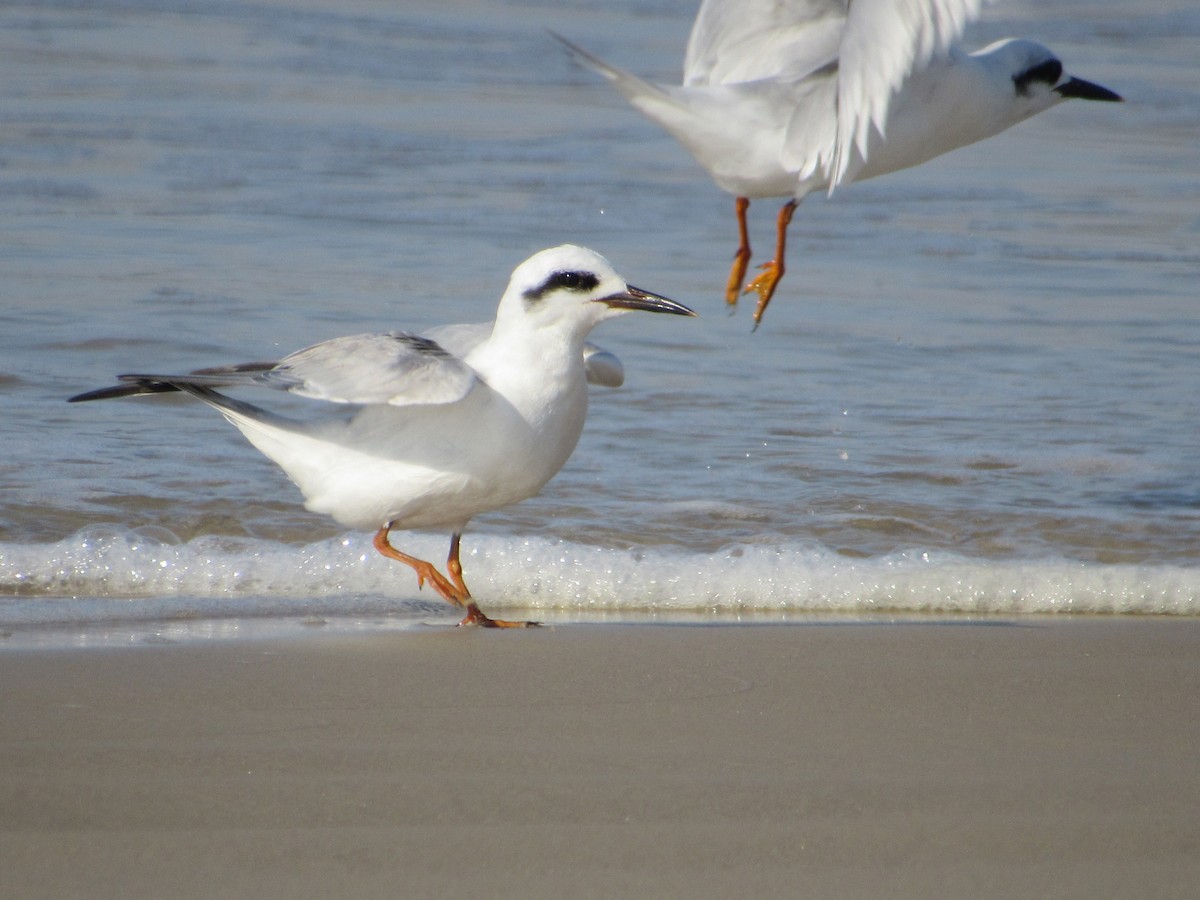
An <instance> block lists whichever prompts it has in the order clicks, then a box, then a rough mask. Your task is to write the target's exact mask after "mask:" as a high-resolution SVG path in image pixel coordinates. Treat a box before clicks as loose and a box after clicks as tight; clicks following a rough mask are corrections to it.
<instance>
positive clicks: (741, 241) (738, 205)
mask: <svg viewBox="0 0 1200 900" xmlns="http://www.w3.org/2000/svg"><path fill="white" fill-rule="evenodd" d="M749 208H750V201H749V200H748V199H747V198H745V197H738V198H737V201H736V202H735V203H734V207H733V211H734V215H736V216H737V223H738V248H737V252H736V253H734V254H733V266H732V267H731V268H730V270H729V281H728V282H726V284H725V302H726V303H727V304H728V305H729V311H730V312H731V313H732V312H733V311H734V307H736V306H737V302H738V297H740V296H741V295H742V281H743V280H744V279H745V277H746V267H747V266H748V265H750V233H749V231H748V230H747V228H746V210H748V209H749Z"/></svg>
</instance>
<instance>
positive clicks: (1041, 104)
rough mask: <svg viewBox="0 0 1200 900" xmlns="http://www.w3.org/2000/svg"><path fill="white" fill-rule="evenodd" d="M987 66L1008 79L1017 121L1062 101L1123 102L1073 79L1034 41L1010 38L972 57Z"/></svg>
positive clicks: (999, 76)
mask: <svg viewBox="0 0 1200 900" xmlns="http://www.w3.org/2000/svg"><path fill="white" fill-rule="evenodd" d="M972 55H974V56H975V57H977V58H978V59H979V60H980V61H981V62H984V63H986V64H987V65H988V66H989V68H991V69H992V71H993V72H994V73H995V74H996V77H997V78H1000V79H1004V78H1007V82H1006V83H1007V84H1008V85H1009V88H1010V89H1011V90H1012V102H1013V103H1014V105H1015V109H1016V111H1017V114H1018V115H1017V117H1018V120H1020V119H1025V118H1028V117H1029V116H1032V115H1034V114H1035V113H1039V112H1041V111H1042V110H1044V109H1049V108H1050V107H1051V106H1054V105H1055V104H1057V103H1061V102H1062V101H1063V100H1068V99H1070V98H1072V97H1077V98H1079V99H1081V100H1107V101H1116V100H1121V99H1122V98H1121V96H1120V95H1119V94H1115V93H1113V92H1112V91H1110V90H1109V89H1108V88H1105V87H1101V86H1100V85H1098V84H1093V83H1092V82H1090V81H1084V80H1083V79H1082V78H1073V77H1071V76H1070V75H1068V74H1067V73H1066V72H1065V71H1064V70H1063V64H1062V61H1061V60H1059V58H1058V57H1057V56H1055V55H1054V54H1053V53H1051V52H1050V50H1049V49H1047V48H1046V47H1043V46H1042V45H1041V44H1039V43H1036V42H1035V41H1026V40H1020V39H1017V38H1007V39H1005V40H1003V41H997V42H996V43H994V44H992V45H991V46H988V47H984V48H983V49H982V50H980V51H979V52H978V53H975V54H972Z"/></svg>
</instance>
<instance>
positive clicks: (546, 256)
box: [496, 244, 695, 338]
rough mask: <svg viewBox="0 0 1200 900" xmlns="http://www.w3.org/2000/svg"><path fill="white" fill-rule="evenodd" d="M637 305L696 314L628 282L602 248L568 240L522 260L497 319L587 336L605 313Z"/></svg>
mask: <svg viewBox="0 0 1200 900" xmlns="http://www.w3.org/2000/svg"><path fill="white" fill-rule="evenodd" d="M634 309H641V310H646V311H647V312H661V313H673V314H675V315H681V316H694V315H695V313H694V312H692V310H690V309H688V308H687V307H686V306H684V305H683V304H681V303H676V302H675V301H674V300H668V299H667V298H666V297H660V296H659V295H658V294H651V293H650V292H649V291H643V290H640V289H639V288H635V287H632V286H630V285H628V284H626V283H625V279H624V278H622V277H621V276H620V275H618V274H617V272H616V270H615V269H614V268H613V267H612V265H611V264H610V263H609V261H608V260H607V259H605V258H604V257H603V256H601V255H600V254H599V253H596V252H595V251H593V250H588V249H587V248H586V247H576V246H574V245H571V244H564V245H563V246H561V247H552V248H550V249H549V250H543V251H541V252H540V253H536V254H534V255H533V256H531V257H529V259H527V260H525V262H523V263H521V264H520V265H519V266H517V268H516V269H515V270H514V271H513V274H512V279H511V280H510V281H509V283H508V290H506V291H505V292H504V297H503V298H502V299H501V300H500V308H499V310H497V313H496V324H497V326H500V324H501V323H502V322H503V323H505V324H517V323H519V324H520V326H521V327H523V328H526V329H529V328H532V329H540V328H552V329H558V330H562V331H563V332H565V333H566V334H569V335H578V336H579V337H580V338H582V337H583V336H586V335H587V333H588V332H589V331H591V330H592V328H593V327H595V326H596V325H597V324H599V323H600V322H602V321H604V320H605V319H607V318H611V317H612V316H615V315H620V314H622V313H625V312H628V311H629V310H634Z"/></svg>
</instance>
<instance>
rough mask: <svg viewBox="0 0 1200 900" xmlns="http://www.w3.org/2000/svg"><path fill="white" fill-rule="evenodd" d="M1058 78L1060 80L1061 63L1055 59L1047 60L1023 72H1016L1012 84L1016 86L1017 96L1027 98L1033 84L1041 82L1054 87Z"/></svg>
mask: <svg viewBox="0 0 1200 900" xmlns="http://www.w3.org/2000/svg"><path fill="white" fill-rule="evenodd" d="M1060 78H1062V63H1061V62H1059V61H1058V60H1057V59H1048V60H1046V61H1045V62H1041V63H1038V64H1037V65H1036V66H1031V67H1030V68H1028V69H1026V70H1025V71H1024V72H1018V73H1017V74H1016V75H1014V76H1013V84H1014V85H1016V88H1017V93H1018V94H1020V95H1021V96H1022V97H1028V96H1029V90H1030V88H1031V87H1032V86H1033V85H1034V84H1037V83H1038V82H1041V83H1042V84H1048V85H1050V87H1054V85H1056V84H1058V79H1060Z"/></svg>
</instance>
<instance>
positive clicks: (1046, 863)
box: [0, 617, 1200, 898]
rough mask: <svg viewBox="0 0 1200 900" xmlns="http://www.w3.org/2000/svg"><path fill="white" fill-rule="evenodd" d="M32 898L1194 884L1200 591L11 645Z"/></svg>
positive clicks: (0, 708) (8, 835)
mask: <svg viewBox="0 0 1200 900" xmlns="http://www.w3.org/2000/svg"><path fill="white" fill-rule="evenodd" d="M0 681H2V683H3V691H2V692H0V722H2V723H3V729H2V732H0V857H2V858H3V860H4V876H3V881H2V883H3V887H2V888H0V893H2V894H3V895H4V896H11V897H17V896H20V897H39V896H44V897H82V896H88V897H117V896H120V897H152V896H153V897H217V896H222V897H256V898H263V897H330V896H338V897H377V896H378V897H384V896H386V897H426V896H429V897H432V896H435V895H436V896H439V897H455V896H466V897H472V896H476V897H491V896H504V897H530V898H540V897H547V898H548V897H556V898H557V897H565V896H578V897H599V896H612V897H621V896H625V897H727V896H760V897H761V896H822V897H827V896H853V897H867V896H871V897H879V896H887V897H1021V896H1024V897H1032V896H1038V897H1096V896H1106V897H1116V896H1124V897H1135V896H1136V897H1148V896H1155V897H1187V896H1194V891H1195V889H1196V885H1197V884H1200V765H1197V760H1198V759H1200V756H1198V754H1200V715H1197V712H1198V710H1200V706H1198V704H1200V621H1196V620H1192V619H1182V620H1179V619H1165V618H1164V619H1150V618H1136V619H1118V618H1084V617H1079V618H1031V619H1004V620H999V619H997V620H987V621H984V622H978V621H974V622H968V621H959V620H948V621H936V622H935V621H918V622H901V623H892V622H884V621H870V620H868V621H860V622H854V623H845V622H841V623H826V624H822V623H817V624H811V623H810V624H801V625H772V626H743V627H735V626H721V627H714V626H707V627H696V626H693V627H688V626H658V625H646V626H629V625H625V626H613V625H586V626H580V625H576V626H567V627H559V628H554V629H550V628H547V629H541V630H537V631H529V632H514V633H485V632H481V631H462V630H459V631H456V630H453V629H443V628H438V627H422V628H419V629H417V630H413V631H404V632H392V633H384V634H378V633H377V634H337V633H329V632H322V631H321V630H320V629H313V631H312V634H311V636H308V635H306V636H304V637H301V638H289V639H287V640H278V639H267V640H260V639H253V640H247V639H239V640H231V641H208V642H195V643H186V644H180V645H166V646H164V645H147V646H137V647H131V648H124V649H84V650H79V649H73V650H23V649H11V648H10V649H6V650H3V652H0Z"/></svg>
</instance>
